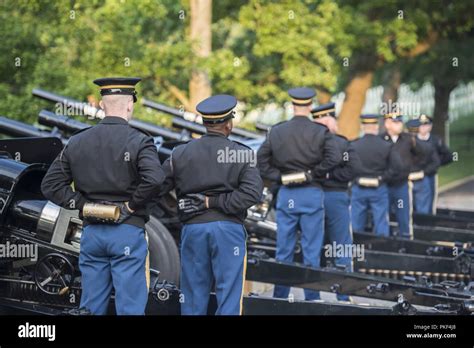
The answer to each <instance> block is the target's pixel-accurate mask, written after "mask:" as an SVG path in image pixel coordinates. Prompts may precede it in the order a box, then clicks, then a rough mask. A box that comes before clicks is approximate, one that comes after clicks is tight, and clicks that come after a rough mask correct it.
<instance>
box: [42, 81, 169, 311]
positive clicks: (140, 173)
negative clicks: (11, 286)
mask: <svg viewBox="0 0 474 348" xmlns="http://www.w3.org/2000/svg"><path fill="white" fill-rule="evenodd" d="M139 81H140V79H139V78H102V79H97V80H95V81H94V83H95V84H97V85H99V86H100V90H101V95H102V100H101V101H100V106H101V107H102V108H103V109H104V112H105V118H104V119H103V120H102V121H100V122H99V124H97V125H96V126H93V127H90V128H86V129H85V130H82V131H80V132H78V134H75V135H73V136H72V137H71V138H70V139H69V142H68V144H67V145H66V147H65V148H64V149H63V151H62V152H61V153H60V154H59V156H58V157H57V158H56V160H55V161H54V162H53V164H52V165H51V167H50V168H49V170H48V172H47V173H46V176H45V177H44V179H43V182H42V185H41V190H42V192H43V194H44V196H45V197H46V198H47V199H49V200H51V201H52V202H54V203H56V204H58V205H60V206H62V207H64V208H68V209H78V210H79V211H80V214H81V216H83V220H84V229H83V231H82V237H81V250H80V254H79V268H80V270H81V274H82V281H81V283H82V295H81V307H82V308H85V309H87V310H89V311H90V312H92V314H97V315H102V314H106V312H107V307H108V304H109V298H110V295H111V293H112V289H114V290H115V308H116V312H117V314H134V315H143V314H144V312H145V306H146V303H147V299H148V286H147V274H146V258H147V254H148V245H147V241H146V239H145V229H144V228H145V222H146V221H147V220H148V217H149V212H148V206H147V205H148V203H149V201H150V199H151V198H152V197H153V196H154V195H156V194H157V190H158V189H159V185H160V184H161V183H162V182H163V180H164V173H163V171H162V169H161V164H160V160H159V159H158V152H157V150H156V146H155V144H154V142H153V138H152V137H151V136H149V135H148V134H146V133H144V132H143V131H141V130H139V129H136V128H134V127H132V126H130V125H129V123H128V121H130V119H131V118H132V113H133V105H134V102H136V100H137V98H136V91H135V85H136V84H137V83H138V82H139ZM72 183H73V184H74V188H73V187H72V186H71V184H72ZM101 211H102V212H103V211H107V212H111V213H110V214H109V213H108V214H107V216H105V217H104V216H102V217H100V212H101ZM118 211H119V212H120V213H119V214H117V212H118ZM96 214H99V215H96Z"/></svg>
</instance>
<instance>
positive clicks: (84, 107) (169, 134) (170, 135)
mask: <svg viewBox="0 0 474 348" xmlns="http://www.w3.org/2000/svg"><path fill="white" fill-rule="evenodd" d="M32 93H33V95H34V96H35V97H39V98H42V99H45V100H48V101H52V102H56V103H60V104H62V105H64V106H66V107H67V108H73V109H74V110H75V111H76V112H80V113H82V114H83V115H85V116H89V117H92V118H99V119H102V118H104V116H105V114H104V111H103V110H102V109H99V108H96V107H94V106H92V105H89V104H88V103H84V102H80V101H77V100H74V99H71V98H67V97H64V96H62V95H59V94H55V93H51V92H48V91H44V90H42V89H39V88H35V89H33V91H32ZM45 115H46V114H45ZM47 115H54V113H52V112H50V113H49V114H47ZM64 117H66V116H64ZM45 118H46V116H45ZM66 118H67V117H66ZM43 121H44V122H47V121H46V119H44V120H43ZM129 124H130V125H131V126H132V127H136V128H139V129H141V130H144V131H146V132H148V133H150V134H151V135H153V136H161V137H163V138H165V139H171V140H181V141H184V140H188V138H187V135H186V134H180V133H176V132H173V131H171V130H169V129H167V128H164V127H160V126H157V125H154V124H152V123H149V122H145V121H139V120H130V122H129ZM64 126H66V125H64ZM58 128H59V126H58ZM63 129H64V128H63ZM65 130H67V129H65Z"/></svg>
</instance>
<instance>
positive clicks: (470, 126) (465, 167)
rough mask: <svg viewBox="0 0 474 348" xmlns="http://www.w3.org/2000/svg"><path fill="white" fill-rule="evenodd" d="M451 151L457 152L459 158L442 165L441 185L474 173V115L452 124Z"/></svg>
mask: <svg viewBox="0 0 474 348" xmlns="http://www.w3.org/2000/svg"><path fill="white" fill-rule="evenodd" d="M449 147H450V149H451V151H454V152H457V154H458V160H457V161H455V162H453V163H451V164H448V165H447V166H444V167H441V169H440V170H439V186H443V185H446V184H448V183H450V182H452V181H455V180H458V179H462V178H464V177H465V176H469V175H474V115H470V116H465V117H461V118H459V119H458V120H456V121H454V122H453V123H451V125H450V144H449Z"/></svg>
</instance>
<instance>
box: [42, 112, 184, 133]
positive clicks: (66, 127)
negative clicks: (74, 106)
mask: <svg viewBox="0 0 474 348" xmlns="http://www.w3.org/2000/svg"><path fill="white" fill-rule="evenodd" d="M132 121H133V120H132ZM132 121H131V122H130V124H131V125H132V126H133V122H132ZM38 122H39V123H40V124H42V125H44V126H48V127H56V128H58V129H61V130H63V131H66V132H68V133H73V132H76V131H78V130H81V129H83V128H86V127H89V125H88V124H86V123H83V122H80V121H77V120H74V119H72V118H70V117H67V116H64V115H57V114H55V113H54V112H51V111H48V110H41V111H40V113H39V114H38ZM143 124H146V125H147V127H137V128H140V129H142V130H145V131H147V132H148V133H150V134H152V135H153V136H161V137H163V138H164V139H167V140H187V137H186V135H184V134H180V133H176V132H173V131H171V130H169V129H166V128H162V127H158V126H154V125H152V124H150V123H147V122H143Z"/></svg>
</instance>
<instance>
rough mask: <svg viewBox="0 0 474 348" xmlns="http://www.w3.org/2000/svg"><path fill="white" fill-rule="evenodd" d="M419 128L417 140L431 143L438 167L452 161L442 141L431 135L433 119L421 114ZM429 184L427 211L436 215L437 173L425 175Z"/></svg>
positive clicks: (449, 152) (451, 155) (451, 156)
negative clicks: (437, 160) (438, 163)
mask: <svg viewBox="0 0 474 348" xmlns="http://www.w3.org/2000/svg"><path fill="white" fill-rule="evenodd" d="M419 120H420V127H419V130H418V139H420V140H421V141H422V142H423V141H427V142H429V143H431V144H432V145H433V146H434V147H435V148H436V152H437V153H438V157H439V159H440V165H441V166H445V165H447V164H449V163H451V162H452V161H453V153H452V152H451V150H450V149H449V148H448V146H447V145H446V144H445V143H444V141H443V139H441V138H439V137H438V136H436V134H433V133H432V132H431V130H432V129H433V119H432V118H431V117H430V116H428V115H426V114H421V115H420V117H419ZM427 176H428V180H429V182H430V195H431V198H430V208H429V211H430V213H431V214H436V201H437V198H438V175H437V171H435V172H434V173H430V174H428V175H427Z"/></svg>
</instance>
